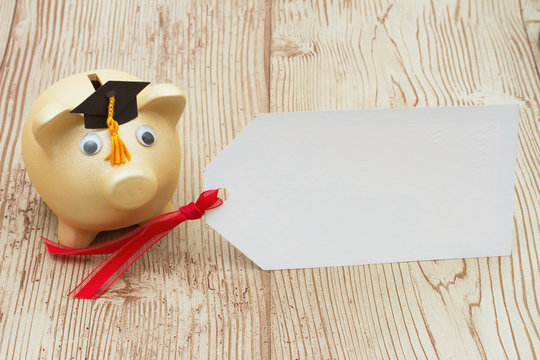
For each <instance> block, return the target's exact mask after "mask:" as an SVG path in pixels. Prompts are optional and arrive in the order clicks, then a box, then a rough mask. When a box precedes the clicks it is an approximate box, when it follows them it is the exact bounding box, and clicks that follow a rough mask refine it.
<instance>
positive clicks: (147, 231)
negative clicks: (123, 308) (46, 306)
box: [41, 189, 223, 299]
mask: <svg viewBox="0 0 540 360" xmlns="http://www.w3.org/2000/svg"><path fill="white" fill-rule="evenodd" d="M217 193H218V190H217V189H215V190H208V191H205V192H203V193H202V194H201V195H200V196H199V199H198V200H197V201H196V202H195V203H193V202H192V203H190V204H188V205H185V206H182V207H181V208H180V209H178V210H176V211H172V212H169V213H165V214H162V215H159V216H156V217H155V218H153V219H152V220H149V221H147V222H146V223H144V224H142V225H140V226H138V227H137V228H135V229H133V230H132V231H130V232H129V233H127V234H125V235H123V236H121V237H119V238H116V239H113V240H110V241H107V242H104V243H101V244H97V245H91V246H87V247H84V248H78V249H74V248H70V247H68V246H64V245H61V244H57V243H55V242H52V241H50V240H48V239H46V238H44V237H43V236H42V237H41V238H42V239H43V242H44V243H45V245H46V246H47V249H48V250H49V252H50V253H52V254H60V255H97V254H111V255H109V256H108V257H107V258H106V259H105V260H103V261H102V262H101V264H99V265H98V266H97V267H96V268H95V269H94V270H93V271H92V272H91V273H90V274H89V275H88V276H87V277H86V278H85V279H84V280H83V281H82V282H81V283H80V284H79V285H77V287H76V288H75V289H73V290H72V291H71V292H70V293H69V294H68V296H74V297H76V298H80V299H97V298H98V297H100V296H101V294H103V293H104V292H105V291H106V290H107V289H108V288H109V287H110V286H111V285H112V284H113V283H114V282H115V281H116V279H118V278H119V277H120V275H122V274H123V273H124V272H125V271H126V270H127V269H129V267H130V266H131V265H132V264H133V263H134V262H135V261H136V260H137V259H138V258H139V257H141V255H142V254H144V253H145V252H147V251H148V250H149V249H150V248H151V247H152V246H153V245H154V244H155V243H157V242H158V241H159V240H160V239H161V238H162V237H164V236H165V235H167V234H168V233H169V231H171V230H172V229H173V228H175V227H176V226H177V225H179V224H180V223H182V222H184V221H186V220H195V219H200V218H201V217H202V216H203V215H204V212H205V211H206V210H210V209H213V208H216V207H218V206H220V205H221V204H223V201H222V200H221V199H220V198H218V197H217Z"/></svg>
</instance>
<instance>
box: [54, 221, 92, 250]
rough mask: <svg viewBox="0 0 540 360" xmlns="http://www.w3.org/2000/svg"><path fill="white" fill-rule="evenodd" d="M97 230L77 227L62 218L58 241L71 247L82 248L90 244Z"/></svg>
mask: <svg viewBox="0 0 540 360" xmlns="http://www.w3.org/2000/svg"><path fill="white" fill-rule="evenodd" d="M97 234H98V233H97V232H89V231H84V230H80V229H76V228H74V227H72V226H70V225H68V224H66V223H65V222H63V221H62V220H60V219H59V220H58V242H59V243H60V244H62V245H65V246H69V247H71V248H82V247H85V246H88V245H90V243H91V242H92V241H94V238H95V237H96V235H97Z"/></svg>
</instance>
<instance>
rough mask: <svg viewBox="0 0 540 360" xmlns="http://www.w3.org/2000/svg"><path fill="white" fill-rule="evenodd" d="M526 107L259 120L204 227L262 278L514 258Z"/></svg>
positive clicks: (216, 168)
mask: <svg viewBox="0 0 540 360" xmlns="http://www.w3.org/2000/svg"><path fill="white" fill-rule="evenodd" d="M518 120H519V106H518V105H496V106H474V107H447V108H424V109H419V108H416V109H387V110H354V111H328V112H298V113H276V114H261V115H259V116H257V118H256V119H255V120H253V122H252V123H251V124H250V125H249V126H248V127H247V128H246V129H245V130H244V131H243V132H242V133H240V134H239V135H238V137H237V138H236V139H234V140H233V141H232V142H231V144H230V145H229V146H228V147H227V148H225V149H224V150H223V151H222V152H221V153H220V154H219V155H218V156H217V157H216V158H215V159H214V160H213V161H212V162H211V163H210V164H209V165H208V167H207V168H206V171H205V176H204V182H205V189H212V188H217V187H223V188H226V189H227V191H228V193H229V195H228V200H227V201H225V203H224V204H223V205H222V206H221V207H220V208H217V209H215V210H212V211H209V212H208V213H207V214H206V215H205V217H206V222H207V223H208V224H209V225H210V226H211V227H213V228H214V229H215V230H216V231H217V232H219V233H220V234H221V235H223V236H224V237H225V238H226V239H227V240H228V241H230V242H231V243H232V244H233V245H234V246H236V247H237V248H238V249H239V250H240V251H242V252H243V253H244V254H245V255H247V256H248V257H249V258H250V259H251V260H253V261H254V262H255V263H256V264H258V265H259V266H260V267H261V268H263V269H269V270H271V269H289V268H304V267H322V266H336V265H356V264H370V263H383V262H396V261H412V260H428V259H447V258H462V257H478V256H498V255H509V254H510V250H511V245H512V213H513V198H514V173H515V165H516V148H517V132H518Z"/></svg>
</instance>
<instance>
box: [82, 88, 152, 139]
mask: <svg viewBox="0 0 540 360" xmlns="http://www.w3.org/2000/svg"><path fill="white" fill-rule="evenodd" d="M92 84H93V85H94V88H95V89H96V91H95V92H93V93H92V95H90V96H89V97H87V98H86V100H84V101H83V102H82V103H80V104H79V105H78V106H77V107H76V108H75V109H73V110H72V111H71V112H72V113H77V114H84V127H85V128H86V129H103V128H107V127H108V125H107V116H108V107H109V99H110V98H111V97H113V96H114V98H115V102H114V114H113V117H114V120H116V122H117V123H118V124H119V125H122V124H125V123H127V122H128V121H130V120H133V119H135V118H136V117H137V94H138V93H140V92H141V91H142V89H144V88H145V87H146V86H147V85H148V84H150V83H149V82H143V81H116V80H111V81H107V82H106V83H105V84H103V85H101V86H99V81H96V80H94V81H92Z"/></svg>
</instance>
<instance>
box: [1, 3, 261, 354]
mask: <svg viewBox="0 0 540 360" xmlns="http://www.w3.org/2000/svg"><path fill="white" fill-rule="evenodd" d="M2 11H3V12H6V13H8V12H9V11H7V10H6V9H3V10H2ZM3 12H2V14H3ZM12 15H13V14H12V13H10V14H7V15H4V16H3V19H5V18H8V19H11V18H12ZM265 17H266V9H265V4H264V3H262V2H257V1H253V2H250V1H239V2H227V3H222V2H221V1H206V2H200V1H189V2H182V3H164V2H157V3H156V2H154V1H147V2H141V3H135V2H132V3H128V2H122V3H120V2H106V1H88V2H84V3H83V2H77V3H70V2H65V3H62V2H54V1H47V2H41V1H40V2H39V5H38V6H36V4H35V2H33V1H26V2H25V1H19V3H18V4H17V7H16V13H15V17H14V23H13V25H12V27H11V36H10V38H9V42H8V47H7V51H6V57H5V62H4V65H3V66H2V68H1V71H0V79H1V83H2V87H1V89H0V99H1V100H0V114H2V119H3V122H2V124H1V125H0V126H1V128H2V132H1V135H0V136H1V137H0V141H1V143H0V145H1V146H0V152H1V162H0V167H1V169H2V172H1V174H0V192H1V193H0V195H1V199H2V205H1V209H0V213H1V214H2V215H3V216H2V219H1V220H2V228H1V229H2V231H1V235H0V236H1V237H0V239H1V240H0V242H1V244H2V247H1V249H0V252H1V259H2V263H1V264H0V282H1V283H2V284H6V285H5V286H2V288H1V289H0V358H1V359H9V358H28V359H37V358H44V359H67V358H77V359H85V358H86V359H103V358H108V357H110V358H116V359H164V358H167V357H169V356H170V357H180V358H209V359H211V358H228V357H232V358H253V359H258V358H268V354H269V346H268V344H267V337H268V330H269V326H268V320H267V316H266V314H267V313H268V311H267V307H268V308H269V303H268V304H267V303H266V302H265V299H266V298H269V296H268V294H269V287H268V276H267V275H265V274H264V273H263V272H262V271H260V270H259V269H258V268H257V267H256V266H255V265H253V263H251V262H250V261H249V260H248V259H246V258H245V257H244V256H243V255H242V254H240V253H239V252H238V251H237V250H236V249H234V248H233V247H232V246H231V245H229V243H228V242H226V241H224V240H223V239H222V238H220V237H219V236H218V235H216V234H215V233H214V232H212V231H211V230H210V229H209V228H208V227H206V226H205V225H204V223H203V222H201V221H197V222H192V223H190V224H186V225H183V226H182V227H180V228H178V229H176V230H175V231H174V232H173V233H172V234H170V235H169V236H167V238H165V239H163V240H162V241H160V243H159V244H157V245H156V246H155V247H154V248H152V250H151V251H149V252H148V254H146V255H145V256H144V257H142V258H141V259H140V260H139V261H138V262H137V263H136V264H135V265H134V266H133V267H132V268H131V269H130V270H129V271H128V272H127V273H126V274H125V275H124V276H123V277H122V279H121V280H119V282H117V283H116V284H115V285H114V286H113V287H112V288H111V289H110V291H108V292H107V293H106V295H104V296H103V297H102V298H100V299H99V300H97V301H85V300H76V299H71V298H67V297H66V296H65V295H66V294H67V293H68V292H69V290H70V289H71V288H72V287H73V286H75V285H76V284H77V283H78V282H79V281H81V280H82V279H83V278H84V276H85V274H88V273H89V272H90V271H91V269H92V268H93V267H94V266H96V265H97V264H98V263H99V262H100V261H101V259H102V258H91V257H87V258H62V257H54V256H51V255H49V254H47V253H46V251H45V249H44V247H43V244H41V242H40V239H39V236H40V235H44V236H46V237H49V238H52V239H54V238H55V236H56V235H55V233H56V224H55V221H56V218H55V216H54V215H53V214H52V213H51V211H50V210H49V209H48V208H47V207H46V205H45V204H44V203H43V202H42V201H41V200H40V198H39V196H38V195H37V194H36V192H35V190H34V189H33V187H32V186H31V184H30V183H29V181H28V178H27V177H26V176H25V171H24V166H23V162H22V158H21V151H20V143H19V142H18V135H19V133H20V130H21V124H22V120H23V119H24V116H25V114H26V113H27V111H28V109H29V107H30V105H31V103H32V102H33V100H35V99H36V98H37V96H38V94H39V93H40V92H41V91H43V90H44V89H45V88H47V87H48V86H50V85H51V84H52V83H53V82H55V81H57V80H59V79H61V78H63V77H65V76H67V75H70V74H72V73H77V72H80V71H86V70H88V69H94V68H115V69H121V70H123V71H126V72H129V73H132V74H134V75H136V76H138V77H139V78H141V79H146V80H149V81H152V82H153V83H159V82H169V83H173V84H176V85H178V86H179V87H181V88H183V89H184V91H185V92H186V94H187V97H188V106H187V109H186V112H185V114H184V117H183V119H182V120H181V125H179V132H180V136H181V139H182V141H183V149H184V156H183V167H182V175H181V176H182V177H181V183H180V186H179V188H178V192H177V194H176V195H175V197H174V199H173V203H175V204H177V205H181V204H185V203H187V202H189V201H192V200H193V199H195V197H196V196H197V195H198V194H199V193H200V191H201V190H202V188H203V185H202V180H201V179H202V171H203V169H204V167H205V166H206V164H207V163H208V162H209V160H210V159H211V158H213V157H214V156H215V154H217V153H218V152H219V151H220V150H221V149H222V148H223V147H224V146H225V145H226V144H227V143H228V142H229V141H230V140H231V139H232V138H233V137H234V136H235V135H236V134H237V133H238V132H239V131H241V129H242V128H243V127H244V126H245V125H246V124H247V123H249V121H250V120H251V119H252V117H253V116H254V115H255V114H257V113H260V112H265V111H268V107H267V103H268V96H267V86H266V77H267V75H266V74H265V67H264V63H262V62H260V59H263V58H264V52H265V37H264V36H265V27H264V22H265ZM4 33H5V31H4V29H3V30H2V33H1V34H2V36H3V34H4ZM0 40H1V39H0ZM0 45H1V44H0ZM51 176H55V174H51ZM81 206H84V204H81ZM110 236H112V235H110Z"/></svg>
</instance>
